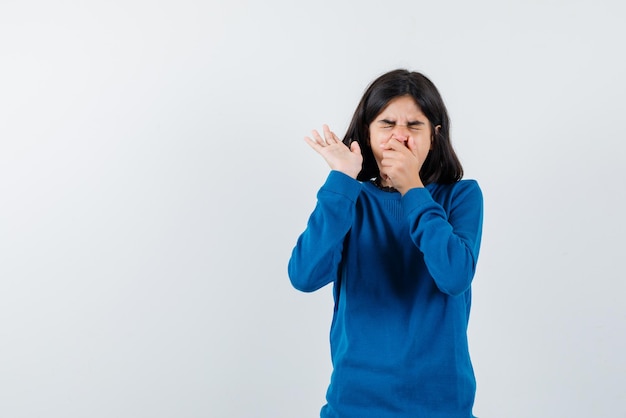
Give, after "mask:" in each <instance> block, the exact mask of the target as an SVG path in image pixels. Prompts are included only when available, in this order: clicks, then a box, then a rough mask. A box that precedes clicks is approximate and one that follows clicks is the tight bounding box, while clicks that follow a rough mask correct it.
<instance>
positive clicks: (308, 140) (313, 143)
mask: <svg viewBox="0 0 626 418" xmlns="http://www.w3.org/2000/svg"><path fill="white" fill-rule="evenodd" d="M304 140H305V141H306V143H307V144H309V146H310V147H311V148H313V149H314V150H315V151H317V152H319V150H320V148H322V146H321V145H320V144H319V143H318V142H317V141H316V140H315V139H313V138H309V137H308V136H305V137H304Z"/></svg>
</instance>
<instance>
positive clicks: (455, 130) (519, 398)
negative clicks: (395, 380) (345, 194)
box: [0, 0, 626, 418]
mask: <svg viewBox="0 0 626 418" xmlns="http://www.w3.org/2000/svg"><path fill="white" fill-rule="evenodd" d="M621 7H623V6H620V2H619V1H617V0H615V1H610V0H593V1H592V0H584V1H576V0H573V1H565V0H560V1H557V0H553V1H519V2H515V1H511V2H500V1H496V0H491V1H489V0H478V1H474V2H465V1H461V0H456V1H428V2H426V1H422V2H420V1H403V0H402V1H401V0H389V1H385V2H382V1H363V0H360V1H357V0H353V1H311V2H306V3H304V2H302V3H300V2H294V1H287V0H284V1H281V0H266V1H263V2H260V1H259V2H254V1H252V0H229V1H223V2H219V1H218V2H216V1H215V0H213V1H211V0H209V1H208V2H206V1H200V0H177V1H147V0H146V1H141V0H118V1H106V2H105V1H100V2H97V1H91V2H83V1H78V0H75V1H73V0H67V1H57V2H47V1H39V2H37V1H34V2H33V1H30V2H29V1H12V0H2V1H1V2H0V54H1V63H0V64H1V65H0V416H2V417H6V418H18V417H65V418H69V417H107V418H110V417H151V418H155V417H156V418H158V417H268V418H282V417H284V418H294V417H295V418H300V417H305V418H306V417H315V416H317V415H318V413H319V408H320V407H321V405H322V404H323V402H324V394H325V390H326V386H327V384H328V379H329V376H330V371H331V368H330V358H329V349H328V328H329V325H330V318H331V310H332V297H331V292H330V287H327V288H324V289H322V290H320V291H319V292H317V293H313V294H303V293H299V292H297V291H296V290H294V289H292V288H291V286H290V284H289V280H288V277H287V274H286V266H287V261H288V259H289V256H290V253H291V249H292V247H293V245H294V244H295V241H296V238H297V236H298V235H299V233H300V232H301V231H302V230H303V229H304V227H305V224H306V220H307V218H308V215H309V213H310V211H311V210H312V209H313V207H314V204H315V193H316V192H317V190H318V188H319V186H320V185H321V184H322V182H323V181H324V179H325V177H326V174H327V171H328V169H327V167H326V165H325V163H324V162H323V160H322V159H321V158H320V157H319V156H318V155H317V154H315V153H314V152H313V151H312V150H310V149H309V148H308V147H307V145H306V144H305V143H304V141H303V140H302V138H303V137H304V136H305V135H308V134H309V132H310V130H311V129H313V128H319V127H321V124H322V123H329V124H330V125H331V127H333V129H335V130H336V131H337V133H338V134H339V135H340V136H341V135H343V133H344V130H345V129H346V127H347V125H348V122H349V119H350V117H351V115H352V112H353V111H354V109H355V107H356V105H357V102H358V100H359V99H360V97H361V94H362V93H363V91H364V89H365V87H366V86H367V84H368V83H369V82H370V81H372V80H373V79H374V78H375V77H377V76H378V75H380V74H381V73H383V72H386V71H388V70H391V69H395V68H397V67H405V68H409V69H411V70H417V71H421V72H423V73H425V74H426V75H427V76H429V77H430V78H431V79H432V80H433V81H434V82H435V84H436V85H437V86H438V87H439V89H440V91H441V93H442V95H443V96H444V99H445V101H446V103H447V105H448V110H449V112H450V115H451V118H452V139H453V143H454V145H455V147H456V149H457V152H458V153H459V156H460V157H461V160H462V162H463V164H464V167H465V170H466V177H467V178H475V179H477V180H478V181H479V183H480V184H481V186H482V189H483V193H484V196H485V225H484V237H483V246H482V252H481V258H480V261H479V268H478V272H477V275H476V278H475V282H474V305H473V311H472V318H471V323H470V344H471V346H470V348H471V353H472V357H473V361H474V366H475V369H476V376H477V380H478V392H477V398H476V405H475V413H476V415H478V416H479V417H481V418H484V417H493V418H508V417H531V416H532V417H546V418H555V417H567V418H572V417H595V418H597V417H624V416H626V402H625V399H624V396H625V395H624V390H625V388H626V361H625V360H624V353H625V352H626V342H625V341H626V334H625V331H626V327H625V323H626V306H625V304H624V292H625V290H626V286H625V284H624V279H625V274H624V269H623V261H624V255H623V253H624V249H625V245H624V239H623V237H624V235H625V234H626V222H625V220H624V213H626V204H625V203H624V195H625V193H624V184H623V181H622V175H623V172H624V162H625V155H624V145H623V144H624V141H626V123H625V121H624V113H625V111H626V106H625V105H624V98H625V94H626V82H625V81H624V76H625V75H626V63H625V58H624V39H626V29H625V28H626V26H625V25H624V18H623V13H620V8H621Z"/></svg>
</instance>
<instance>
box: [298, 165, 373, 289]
mask: <svg viewBox="0 0 626 418" xmlns="http://www.w3.org/2000/svg"><path fill="white" fill-rule="evenodd" d="M361 188H362V185H361V183H360V182H358V181H357V180H355V179H353V178H351V177H349V176H347V175H346V174H343V173H341V172H339V171H331V172H330V174H329V175H328V178H327V179H326V182H325V183H324V185H323V186H322V188H321V189H320V190H319V192H318V193H317V205H316V206H315V209H314V210H313V213H312V214H311V216H310V217H309V221H308V224H307V227H306V229H305V230H304V232H303V233H302V234H301V235H300V237H299V238H298V241H297V243H296V246H295V248H294V249H293V251H292V253H291V258H290V259H289V264H288V273H289V279H290V280H291V284H292V285H293V287H295V288H296V289H298V290H301V291H303V292H312V291H315V290H317V289H319V288H321V287H323V286H325V285H327V284H328V283H330V282H332V281H334V280H335V279H336V278H337V274H338V269H339V263H340V262H341V253H342V250H343V242H344V239H345V237H346V235H347V234H348V232H349V231H350V228H351V226H352V221H353V219H354V209H355V203H356V200H357V197H358V195H359V193H360V192H361Z"/></svg>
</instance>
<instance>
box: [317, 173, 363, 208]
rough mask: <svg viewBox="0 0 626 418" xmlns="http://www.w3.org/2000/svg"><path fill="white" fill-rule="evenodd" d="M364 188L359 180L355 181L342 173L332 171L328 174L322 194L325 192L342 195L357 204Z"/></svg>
mask: <svg viewBox="0 0 626 418" xmlns="http://www.w3.org/2000/svg"><path fill="white" fill-rule="evenodd" d="M362 187H363V186H362V184H361V182H359V181H358V180H356V179H353V178H352V177H350V176H348V175H347V174H344V173H342V172H341V171H337V170H332V171H331V172H330V173H329V174H328V177H327V178H326V182H325V183H324V185H323V186H322V188H321V189H320V192H322V191H324V192H330V193H336V194H340V195H342V196H345V197H347V198H348V199H350V201H352V202H356V199H357V197H358V196H359V193H361V188H362Z"/></svg>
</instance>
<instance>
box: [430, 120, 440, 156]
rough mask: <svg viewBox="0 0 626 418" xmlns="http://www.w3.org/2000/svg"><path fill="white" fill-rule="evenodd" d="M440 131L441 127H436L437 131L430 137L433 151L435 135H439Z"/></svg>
mask: <svg viewBox="0 0 626 418" xmlns="http://www.w3.org/2000/svg"><path fill="white" fill-rule="evenodd" d="M439 131H441V125H437V126H435V131H434V132H433V134H432V136H431V137H430V149H431V150H432V149H433V141H434V140H435V135H437V134H439Z"/></svg>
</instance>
